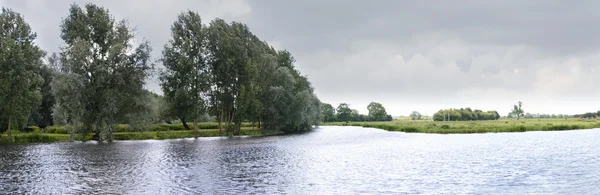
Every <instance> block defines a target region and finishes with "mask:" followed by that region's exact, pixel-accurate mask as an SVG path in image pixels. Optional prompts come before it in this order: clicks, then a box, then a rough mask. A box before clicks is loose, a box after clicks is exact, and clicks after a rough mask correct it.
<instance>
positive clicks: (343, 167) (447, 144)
mask: <svg viewBox="0 0 600 195" xmlns="http://www.w3.org/2000/svg"><path fill="white" fill-rule="evenodd" d="M598 186H600V130H583V131H563V132H527V133H499V134H471V135H427V134H406V133H398V132H387V131H382V130H377V129H367V128H357V127H321V128H319V129H316V130H315V131H314V132H311V133H307V134H302V135H292V136H280V137H264V138H207V139H184V140H168V141H131V142H117V143H112V144H97V143H58V144H35V145H10V146H0V194H6V193H18V194H21V193H27V194H97V193H102V194H107V193H116V194H199V193H200V194H246V193H259V194H281V193H287V194H348V193H351V194H355V193H368V194H374V193H375V194H381V193H390V194H398V193H409V194H413V193H425V194H430V193H434V194H440V193H441V194H532V193H533V194H539V193H543V194H546V193H557V194H600V187H598Z"/></svg>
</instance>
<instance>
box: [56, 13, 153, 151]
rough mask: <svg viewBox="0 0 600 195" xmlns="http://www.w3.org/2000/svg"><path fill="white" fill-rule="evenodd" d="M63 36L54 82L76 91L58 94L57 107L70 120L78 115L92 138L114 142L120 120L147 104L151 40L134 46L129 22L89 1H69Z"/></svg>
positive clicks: (62, 27) (62, 26) (72, 120)
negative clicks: (145, 85) (82, 4)
mask: <svg viewBox="0 0 600 195" xmlns="http://www.w3.org/2000/svg"><path fill="white" fill-rule="evenodd" d="M61 38H62V40H63V41H64V43H65V46H64V47H63V48H62V51H61V54H60V56H61V63H60V64H61V66H62V67H61V70H62V74H63V75H62V76H61V79H58V78H57V79H56V83H55V85H57V86H63V89H69V88H73V89H74V91H70V92H69V93H59V94H55V98H57V99H60V100H61V101H60V103H59V102H58V101H57V104H58V106H65V107H64V108H60V107H59V108H57V109H58V110H59V111H61V112H60V114H61V115H63V116H67V120H66V122H72V124H76V123H77V121H76V120H74V119H78V120H80V121H81V125H83V127H82V128H81V129H83V130H86V131H87V130H91V131H93V132H94V136H93V137H94V139H96V140H98V141H104V140H108V141H111V140H112V132H113V131H114V128H115V124H116V123H117V122H119V121H123V120H124V119H125V118H126V117H128V116H132V113H134V112H141V110H139V109H136V108H139V106H141V104H143V102H141V101H140V100H141V99H143V97H144V95H145V92H144V89H143V86H144V84H145V80H146V78H147V77H148V76H149V74H150V72H151V70H152V68H153V65H152V64H151V63H149V60H150V51H151V48H150V46H149V43H148V42H147V41H141V44H139V45H137V46H134V45H133V42H134V39H135V37H134V34H133V32H132V31H131V30H130V28H129V26H128V23H127V21H125V20H121V21H115V19H114V18H113V16H112V15H111V14H110V13H109V11H108V10H107V9H105V8H102V7H98V6H96V5H94V4H91V3H90V4H86V5H85V7H84V8H83V9H82V8H81V7H79V6H77V5H75V4H73V5H71V7H70V9H69V15H68V16H67V17H66V18H65V19H64V20H63V21H62V24H61ZM60 82H65V83H60ZM56 91H57V92H63V90H62V89H60V88H59V89H57V90H56ZM58 95H62V97H58ZM65 100H66V101H65ZM74 101H78V102H74ZM71 108H77V109H71ZM79 109H81V110H79ZM77 112H81V115H80V116H81V117H80V118H79V116H78V115H77V114H78V113H77ZM69 117H75V118H69ZM129 121H131V120H129Z"/></svg>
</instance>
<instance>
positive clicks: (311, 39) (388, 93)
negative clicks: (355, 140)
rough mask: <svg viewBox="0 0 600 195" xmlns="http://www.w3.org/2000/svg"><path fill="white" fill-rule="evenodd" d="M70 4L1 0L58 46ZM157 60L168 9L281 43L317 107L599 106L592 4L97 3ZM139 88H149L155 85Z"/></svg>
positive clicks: (598, 42)
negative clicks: (233, 24) (239, 26)
mask: <svg viewBox="0 0 600 195" xmlns="http://www.w3.org/2000/svg"><path fill="white" fill-rule="evenodd" d="M74 2H75V3H77V4H79V5H84V4H85V3H86V2H89V1H72V0H52V1H50V0H48V1H41V0H40V1H38V0H0V5H2V6H4V7H8V8H11V9H13V10H14V11H17V12H20V13H22V14H23V15H24V16H25V19H26V20H27V22H29V24H30V25H31V26H32V28H33V30H34V31H35V32H37V33H38V39H39V40H38V43H39V45H40V46H41V47H42V48H43V49H45V50H47V51H49V52H55V51H58V47H59V46H60V45H61V44H62V40H61V39H60V38H59V35H60V31H59V24H60V21H61V20H62V18H64V17H66V16H67V14H68V8H69V5H70V4H72V3H74ZM92 2H93V3H96V4H98V5H101V6H104V7H106V8H108V9H109V10H110V12H111V13H112V14H114V16H115V17H116V18H117V19H123V18H125V19H128V20H129V22H130V24H131V25H132V26H133V27H136V28H137V35H138V38H146V39H147V40H149V41H151V44H152V46H153V48H154V51H153V55H154V56H153V57H154V58H158V57H159V54H160V51H161V50H162V47H163V45H164V44H165V43H166V42H167V40H168V39H169V36H170V32H169V28H170V25H171V24H172V23H173V21H174V20H175V18H176V16H177V14H178V13H180V12H181V11H183V10H187V9H190V10H194V11H197V12H198V13H200V15H201V16H202V17H203V20H204V22H205V23H208V22H209V21H210V20H212V19H213V18H215V17H220V18H223V19H225V20H227V21H232V20H235V21H241V22H243V23H246V24H248V26H249V27H250V29H251V30H252V32H254V33H255V34H256V35H257V36H258V37H259V38H261V39H263V40H265V41H267V42H269V43H270V44H271V45H273V46H275V47H276V48H278V49H287V50H289V51H290V52H291V53H292V54H293V55H294V57H295V58H296V67H297V68H298V69H300V70H301V72H302V73H303V74H305V75H307V76H308V78H309V79H310V81H312V83H313V85H314V87H315V89H316V93H317V95H318V96H319V98H320V99H321V101H323V102H327V103H331V104H332V105H334V106H337V104H339V103H341V102H346V103H349V104H350V106H351V107H352V108H355V109H358V110H360V111H361V113H366V112H367V111H366V105H367V104H368V103H369V102H371V101H376V102H380V103H382V104H383V105H384V106H385V107H386V109H387V110H388V113H390V114H392V115H394V116H397V115H408V114H409V113H410V111H413V110H416V111H419V112H421V113H423V114H427V115H431V114H433V113H435V112H436V111H437V110H439V109H441V108H457V107H471V108H473V109H482V110H492V109H493V110H497V111H498V112H500V114H501V115H506V113H508V112H509V111H510V109H511V107H512V105H513V104H515V103H516V102H517V101H523V103H524V110H525V111H526V112H531V113H550V114H552V113H556V114H559V113H567V114H573V113H583V112H587V111H596V110H599V109H600V90H598V84H599V83H600V25H599V24H598V21H600V12H598V10H600V1H577V2H571V1H552V0H545V1H542V0H539V1H522V0H519V1H517V0H514V1H513V0H502V1H494V2H492V1H466V0H465V1H437V0H436V1H427V0H425V1H423V0H421V1H399V0H398V1H397V0H389V1H388V0H378V1H362V0H361V1H359V0H325V1H323V0H295V1H291V0H179V1H177V0H174V1H167V0H124V1H121V0H105V1H92ZM155 80H156V79H154V80H153V81H151V82H149V83H148V86H147V87H148V89H150V90H153V91H156V92H159V93H160V87H159V86H158V83H157V82H156V81H155Z"/></svg>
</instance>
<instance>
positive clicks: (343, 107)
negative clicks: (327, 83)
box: [336, 103, 352, 123]
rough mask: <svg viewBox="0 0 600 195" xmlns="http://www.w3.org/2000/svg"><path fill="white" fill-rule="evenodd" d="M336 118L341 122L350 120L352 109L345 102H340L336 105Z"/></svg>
mask: <svg viewBox="0 0 600 195" xmlns="http://www.w3.org/2000/svg"><path fill="white" fill-rule="evenodd" d="M336 112H337V118H338V120H339V121H342V122H346V123H348V122H350V119H351V118H352V109H350V106H348V104H346V103H341V104H340V105H339V106H338V107H337V110H336Z"/></svg>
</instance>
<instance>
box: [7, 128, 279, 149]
mask: <svg viewBox="0 0 600 195" xmlns="http://www.w3.org/2000/svg"><path fill="white" fill-rule="evenodd" d="M283 134H284V133H283V132H269V131H263V130H258V129H257V130H247V129H242V130H241V131H240V135H235V136H234V135H224V134H219V130H215V129H200V130H198V134H194V133H193V130H178V131H147V132H114V133H113V141H117V142H118V141H138V140H139V141H141V140H172V139H185V138H201V137H264V136H277V135H283ZM91 136H92V135H91V134H88V135H85V136H83V137H82V136H81V135H80V134H60V133H44V132H31V133H14V134H13V135H12V139H11V138H9V137H8V135H7V134H2V137H0V145H3V144H30V143H31V144H33V143H57V142H77V141H79V142H89V141H95V140H92V139H91Z"/></svg>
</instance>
